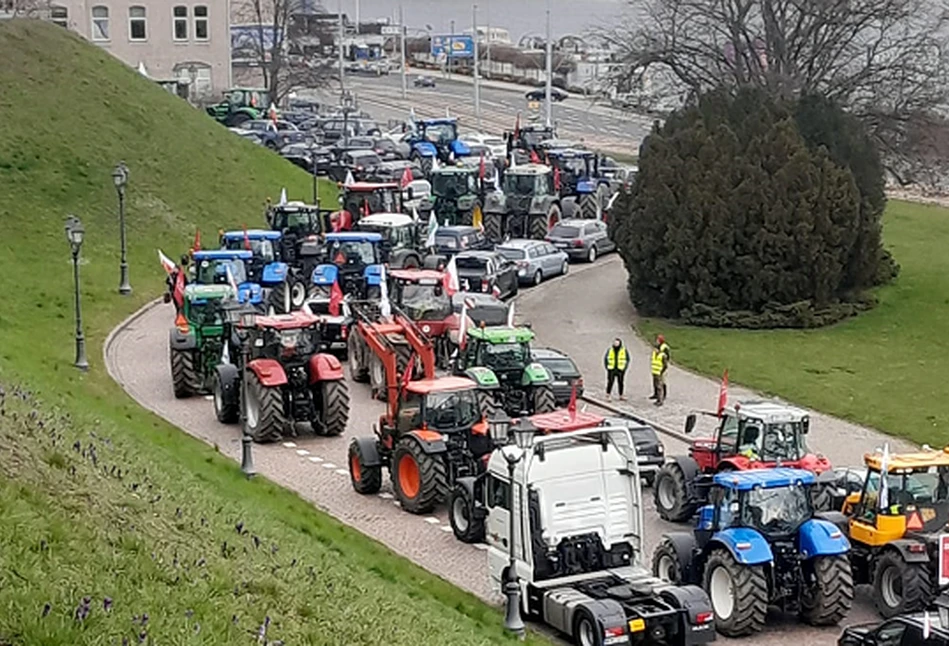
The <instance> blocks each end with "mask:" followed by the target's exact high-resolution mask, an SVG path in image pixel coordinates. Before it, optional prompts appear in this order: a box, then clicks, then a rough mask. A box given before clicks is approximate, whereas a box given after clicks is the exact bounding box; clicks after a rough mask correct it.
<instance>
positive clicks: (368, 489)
mask: <svg viewBox="0 0 949 646" xmlns="http://www.w3.org/2000/svg"><path fill="white" fill-rule="evenodd" d="M349 480H350V482H352V483H353V489H354V490H355V491H356V493H361V494H374V493H378V492H379V489H381V488H382V467H381V466H378V465H376V466H374V467H370V466H367V465H366V462H365V459H364V456H363V454H362V449H361V448H360V447H359V442H357V441H356V440H355V439H353V441H352V442H350V443H349Z"/></svg>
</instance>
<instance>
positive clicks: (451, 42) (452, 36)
mask: <svg viewBox="0 0 949 646" xmlns="http://www.w3.org/2000/svg"><path fill="white" fill-rule="evenodd" d="M454 49H455V21H454V20H452V21H451V33H450V34H449V35H448V78H449V79H451V58H452V54H453V51H452V50H454Z"/></svg>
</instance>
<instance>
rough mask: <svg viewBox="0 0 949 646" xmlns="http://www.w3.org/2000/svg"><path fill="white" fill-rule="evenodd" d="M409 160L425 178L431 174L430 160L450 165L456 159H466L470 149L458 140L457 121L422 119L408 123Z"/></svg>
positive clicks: (449, 119)
mask: <svg viewBox="0 0 949 646" xmlns="http://www.w3.org/2000/svg"><path fill="white" fill-rule="evenodd" d="M409 130H410V133H411V134H410V135H409V138H408V144H409V147H410V148H411V153H410V154H409V158H410V159H411V160H412V161H414V162H416V163H417V164H418V165H419V167H420V168H421V169H422V172H424V173H425V175H426V176H428V175H430V174H431V172H432V160H434V159H436V158H437V159H438V160H439V161H440V162H442V163H446V164H447V163H450V162H451V161H452V160H453V159H456V158H458V157H467V156H468V155H470V154H471V149H470V148H468V145H467V144H466V143H464V142H463V141H460V140H459V139H458V120H457V119H451V118H444V119H423V120H420V121H410V122H409Z"/></svg>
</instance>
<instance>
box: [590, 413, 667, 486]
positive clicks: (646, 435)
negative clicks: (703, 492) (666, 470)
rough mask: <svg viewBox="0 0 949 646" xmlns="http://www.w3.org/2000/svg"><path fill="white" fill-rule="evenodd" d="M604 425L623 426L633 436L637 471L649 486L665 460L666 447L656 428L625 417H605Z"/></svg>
mask: <svg viewBox="0 0 949 646" xmlns="http://www.w3.org/2000/svg"><path fill="white" fill-rule="evenodd" d="M603 423H604V424H605V425H606V426H625V427H626V428H628V429H629V434H630V435H632V436H633V442H634V443H635V444H636V460H637V461H638V462H639V473H640V474H641V475H642V478H643V480H644V481H645V482H646V486H648V487H651V486H652V485H653V483H654V482H655V481H656V474H657V473H659V469H661V468H662V465H663V464H665V461H666V447H665V445H663V443H662V440H660V439H659V435H658V434H657V433H656V429H654V428H653V427H651V426H647V425H645V424H640V423H638V422H634V421H633V420H631V419H626V418H625V417H607V418H606V419H605V420H604V422H603Z"/></svg>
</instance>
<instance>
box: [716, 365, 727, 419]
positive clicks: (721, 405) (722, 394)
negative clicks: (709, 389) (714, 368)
mask: <svg viewBox="0 0 949 646" xmlns="http://www.w3.org/2000/svg"><path fill="white" fill-rule="evenodd" d="M726 406H728V368H726V369H725V372H724V373H723V374H722V384H721V386H719V388H718V416H719V417H721V416H722V413H724V412H725V407H726Z"/></svg>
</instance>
